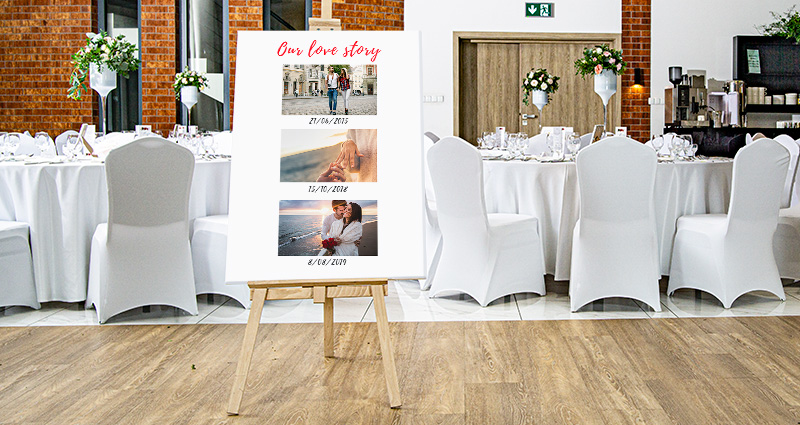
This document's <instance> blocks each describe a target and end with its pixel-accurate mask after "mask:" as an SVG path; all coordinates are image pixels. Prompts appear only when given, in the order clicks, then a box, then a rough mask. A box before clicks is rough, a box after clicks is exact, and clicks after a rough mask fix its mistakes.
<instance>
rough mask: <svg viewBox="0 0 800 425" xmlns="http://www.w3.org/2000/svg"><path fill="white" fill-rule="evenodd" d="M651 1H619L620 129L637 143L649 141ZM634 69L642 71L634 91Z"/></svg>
mask: <svg viewBox="0 0 800 425" xmlns="http://www.w3.org/2000/svg"><path fill="white" fill-rule="evenodd" d="M650 1H651V0H622V54H623V57H624V58H625V61H627V62H628V70H627V71H625V74H623V75H622V125H623V126H625V127H628V136H629V137H631V138H632V139H635V140H639V141H640V142H646V141H647V140H648V139H649V138H650V106H649V105H648V104H647V99H648V98H649V97H650ZM634 68H641V69H642V76H643V80H644V85H643V87H633V76H634Z"/></svg>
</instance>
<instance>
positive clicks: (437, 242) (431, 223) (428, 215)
mask: <svg viewBox="0 0 800 425" xmlns="http://www.w3.org/2000/svg"><path fill="white" fill-rule="evenodd" d="M425 135H426V136H427V137H424V138H423V149H424V150H425V152H424V155H423V156H422V162H423V166H424V168H425V193H424V195H425V199H424V202H425V206H424V207H425V255H426V260H427V267H428V274H427V279H425V281H424V282H420V284H421V286H420V287H421V289H422V290H423V291H427V290H428V289H430V287H431V283H433V277H434V275H435V274H436V265H437V264H438V263H439V258H440V257H441V253H442V230H441V229H440V228H439V215H438V213H437V211H436V197H435V194H434V192H433V182H432V180H431V172H430V168H429V167H428V151H429V150H430V148H432V147H433V144H434V143H436V141H434V140H433V139H432V138H431V137H430V136H428V134H427V133H426V134H425ZM437 140H438V139H437Z"/></svg>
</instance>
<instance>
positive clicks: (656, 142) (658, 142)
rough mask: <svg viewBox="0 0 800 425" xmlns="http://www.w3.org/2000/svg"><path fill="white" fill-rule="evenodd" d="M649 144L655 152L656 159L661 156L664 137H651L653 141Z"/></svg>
mask: <svg viewBox="0 0 800 425" xmlns="http://www.w3.org/2000/svg"><path fill="white" fill-rule="evenodd" d="M651 142H652V145H653V149H655V150H656V157H658V156H661V148H663V147H664V137H663V136H658V137H653V140H652V141H651Z"/></svg>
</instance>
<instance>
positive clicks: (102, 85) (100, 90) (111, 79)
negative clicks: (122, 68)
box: [89, 63, 117, 132]
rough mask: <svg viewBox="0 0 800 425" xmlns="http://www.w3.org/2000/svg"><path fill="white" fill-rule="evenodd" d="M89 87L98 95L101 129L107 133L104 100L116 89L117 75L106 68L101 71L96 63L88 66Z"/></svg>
mask: <svg viewBox="0 0 800 425" xmlns="http://www.w3.org/2000/svg"><path fill="white" fill-rule="evenodd" d="M89 86H90V87H91V88H92V90H94V91H96V92H97V94H99V95H100V109H101V110H102V111H103V129H102V130H101V131H104V132H108V113H107V112H108V111H106V98H107V97H108V94H109V93H110V92H111V90H114V89H115V88H117V73H116V72H114V71H112V70H111V69H110V68H109V67H108V66H103V69H102V70H101V69H100V67H98V66H97V64H96V63H92V64H89Z"/></svg>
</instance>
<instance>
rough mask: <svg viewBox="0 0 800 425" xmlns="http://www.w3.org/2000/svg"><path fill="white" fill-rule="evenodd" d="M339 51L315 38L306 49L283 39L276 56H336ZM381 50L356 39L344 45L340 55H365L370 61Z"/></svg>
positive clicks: (345, 56) (346, 56)
mask: <svg viewBox="0 0 800 425" xmlns="http://www.w3.org/2000/svg"><path fill="white" fill-rule="evenodd" d="M339 52H340V49H339V48H338V47H336V46H333V47H324V46H323V45H322V44H318V43H317V40H313V41H311V45H310V46H308V49H301V48H299V47H293V46H290V45H289V42H287V41H284V42H283V43H281V45H280V46H279V47H278V56H284V55H297V56H301V55H303V53H305V54H307V55H308V57H314V56H315V55H320V56H336V55H337V54H338V53H339ZM380 52H381V49H378V48H377V47H365V46H361V45H359V44H358V41H354V42H353V44H351V45H349V46H346V47H345V48H344V53H343V54H342V57H344V58H352V57H356V56H366V57H368V58H369V60H370V62H375V60H376V59H378V53H380Z"/></svg>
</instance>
